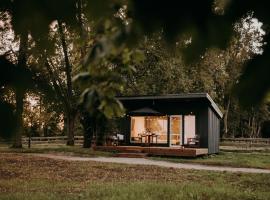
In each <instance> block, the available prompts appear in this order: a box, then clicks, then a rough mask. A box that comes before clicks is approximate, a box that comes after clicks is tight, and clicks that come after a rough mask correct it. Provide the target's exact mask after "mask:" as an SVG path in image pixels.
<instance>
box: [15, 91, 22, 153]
mask: <svg viewBox="0 0 270 200" xmlns="http://www.w3.org/2000/svg"><path fill="white" fill-rule="evenodd" d="M23 100H24V91H22V90H20V89H17V90H16V130H15V136H14V141H13V145H12V147H13V148H22V132H23V120H22V114H23Z"/></svg>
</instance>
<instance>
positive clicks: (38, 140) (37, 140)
mask: <svg viewBox="0 0 270 200" xmlns="http://www.w3.org/2000/svg"><path fill="white" fill-rule="evenodd" d="M74 140H75V143H77V144H81V143H83V136H75V137H74ZM66 141H67V136H54V137H31V143H33V144H44V143H65V142H66ZM220 141H221V143H222V144H247V145H270V138H221V139H220ZM22 142H23V143H24V144H26V143H28V142H29V138H28V137H23V138H22Z"/></svg>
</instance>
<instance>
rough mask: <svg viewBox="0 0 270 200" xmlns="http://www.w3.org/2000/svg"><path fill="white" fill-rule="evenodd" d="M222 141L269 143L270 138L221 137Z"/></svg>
mask: <svg viewBox="0 0 270 200" xmlns="http://www.w3.org/2000/svg"><path fill="white" fill-rule="evenodd" d="M221 142H222V143H244V144H270V138H221Z"/></svg>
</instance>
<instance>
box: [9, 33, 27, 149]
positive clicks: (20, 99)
mask: <svg viewBox="0 0 270 200" xmlns="http://www.w3.org/2000/svg"><path fill="white" fill-rule="evenodd" d="M27 42H28V34H27V32H23V33H22V34H21V35H20V48H19V56H18V68H25V67H26V62H27V58H26V51H27ZM21 84H23V83H21ZM15 93H16V130H15V136H14V141H13V145H12V147H14V148H22V132H23V119H22V114H23V105H24V97H25V89H24V88H23V85H22V87H21V86H19V85H17V87H16V89H15Z"/></svg>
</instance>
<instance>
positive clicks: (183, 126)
mask: <svg viewBox="0 0 270 200" xmlns="http://www.w3.org/2000/svg"><path fill="white" fill-rule="evenodd" d="M118 99H119V100H120V101H121V102H122V104H123V105H124V107H125V109H126V116H125V117H124V118H123V120H122V130H121V132H122V133H123V134H124V140H125V145H127V146H142V145H145V144H147V145H149V146H151V147H179V148H181V147H188V148H192V147H194V148H207V149H208V154H213V153H218V152H219V138H220V120H221V118H222V112H221V111H220V109H219V108H218V106H217V105H216V103H215V102H214V101H213V100H212V98H211V97H210V96H209V95H208V94H207V93H188V94H170V95H162V96H125V97H124V96H123V97H118Z"/></svg>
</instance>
